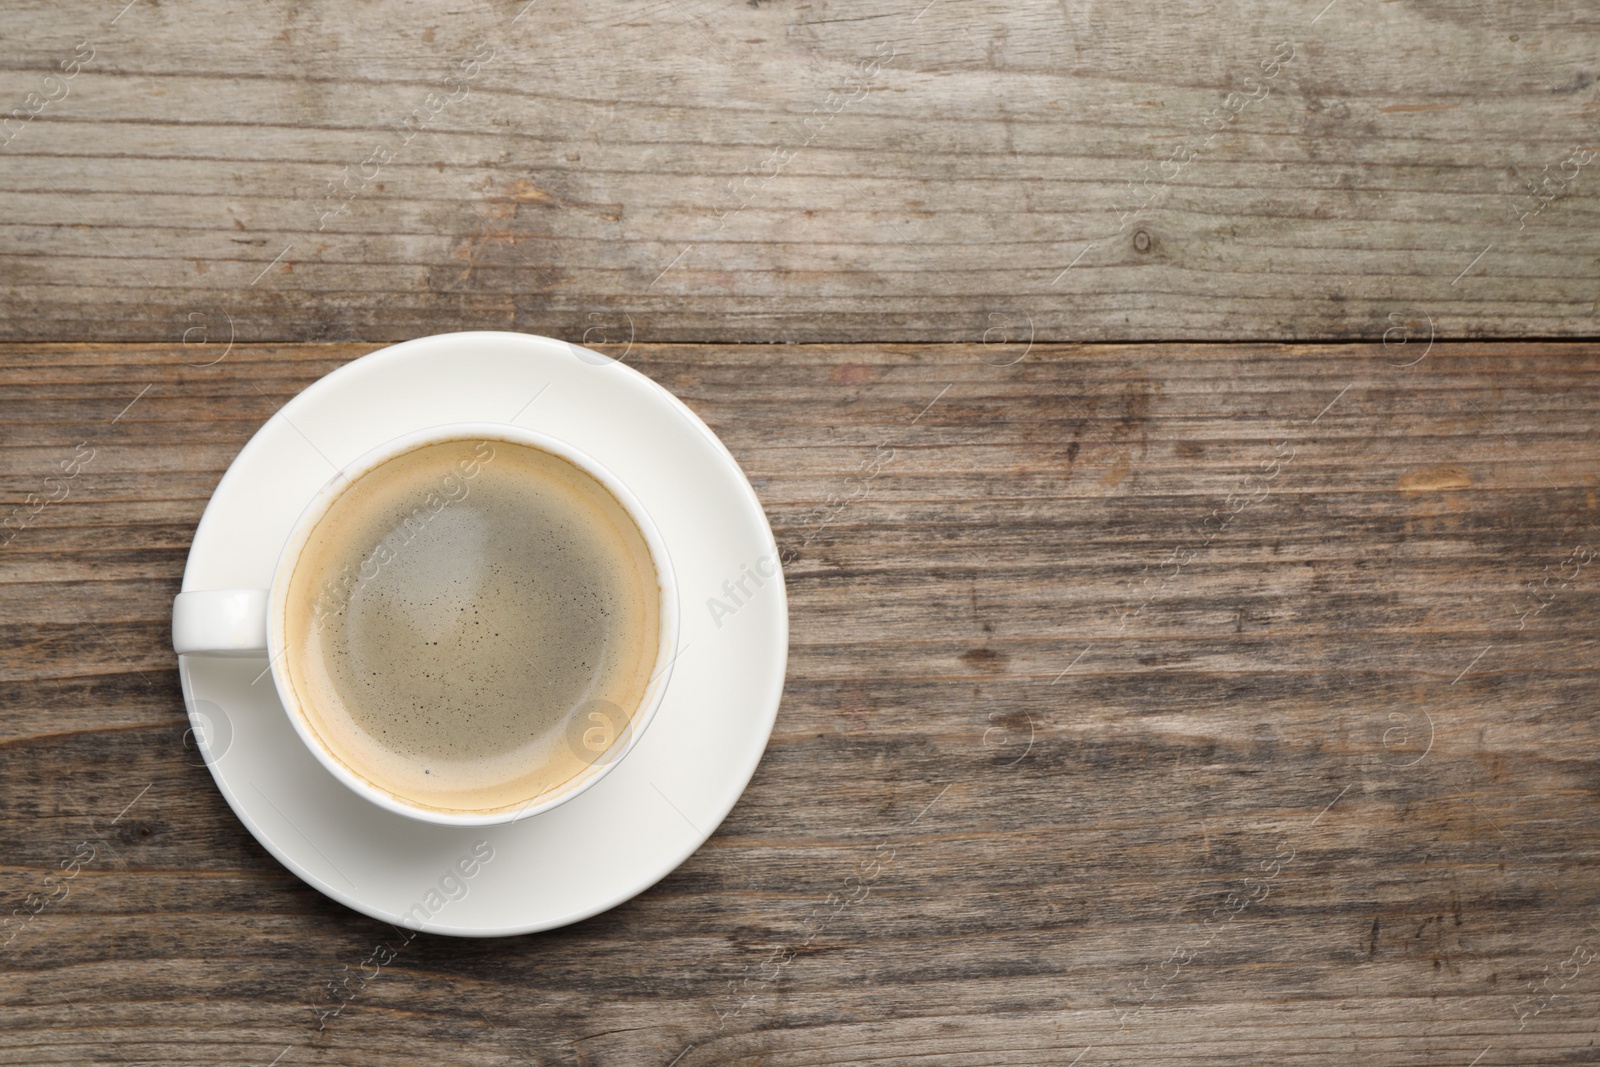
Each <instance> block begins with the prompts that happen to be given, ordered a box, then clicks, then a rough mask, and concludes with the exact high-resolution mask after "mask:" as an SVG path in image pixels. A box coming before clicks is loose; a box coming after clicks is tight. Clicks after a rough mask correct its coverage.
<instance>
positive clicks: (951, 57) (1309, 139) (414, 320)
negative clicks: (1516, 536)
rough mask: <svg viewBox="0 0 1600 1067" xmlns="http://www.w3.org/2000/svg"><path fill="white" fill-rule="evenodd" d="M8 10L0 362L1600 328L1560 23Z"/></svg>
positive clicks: (491, 0) (1566, 16) (1430, 3)
mask: <svg viewBox="0 0 1600 1067" xmlns="http://www.w3.org/2000/svg"><path fill="white" fill-rule="evenodd" d="M5 19H6V26H5V35H4V46H3V48H0V111H11V110H17V109H20V113H21V115H22V116H23V118H17V119H14V120H13V121H12V122H11V124H10V125H9V126H6V127H5V128H4V132H3V133H0V141H3V142H4V147H0V337H5V338H6V339H10V340H63V341H80V340H109V341H129V340H149V341H166V342H177V341H180V340H181V339H183V338H185V337H191V336H192V337H199V336H201V335H202V334H205V335H226V334H229V333H231V334H232V336H234V337H235V338H236V339H238V340H261V341H306V340H309V341H325V340H397V339H404V338H409V337H413V336H417V335H419V334H425V333H435V332H442V331H444V330H448V329H462V328H482V327H493V328H506V329H521V330H528V331H531V332H536V333H544V334H549V335H552V336H559V337H564V338H567V339H569V340H579V339H581V338H583V337H584V336H585V335H588V337H589V339H590V340H591V341H599V340H608V341H613V342H615V341H618V340H619V339H622V338H625V337H627V336H633V337H635V338H636V339H639V340H651V341H687V342H708V341H751V342H770V341H863V340H869V341H971V342H977V341H980V340H982V339H984V338H985V337H986V336H991V335H992V332H993V331H996V330H1001V331H1004V330H1007V329H1009V330H1011V331H1013V332H1016V331H1021V332H1030V331H1031V334H1032V336H1034V338H1035V339H1036V340H1039V341H1045V340H1056V341H1078V340H1188V339H1196V338H1200V339H1206V338H1209V339H1232V340H1255V339H1276V340H1284V341H1289V340H1305V339H1315V338H1366V339H1370V340H1376V339H1377V338H1378V337H1380V336H1381V335H1382V334H1383V333H1384V331H1385V330H1387V329H1389V328H1390V327H1391V325H1392V320H1391V318H1390V316H1391V315H1395V314H1400V315H1402V316H1405V315H1412V314H1424V315H1428V316H1431V317H1432V319H1433V321H1434V323H1435V325H1436V328H1437V331H1438V333H1439V334H1440V336H1450V337H1478V336H1503V337H1526V336H1561V335H1564V336H1569V337H1582V336H1590V335H1593V334H1594V332H1595V329H1594V323H1595V314H1596V301H1597V300H1600V261H1597V260H1596V258H1595V255H1594V251H1595V244H1596V237H1597V234H1600V199H1597V197H1596V194H1595V190H1596V188H1597V181H1596V175H1597V173H1600V158H1597V153H1600V96H1597V94H1600V88H1597V85H1596V81H1595V76H1596V69H1595V68H1596V62H1595V56H1596V55H1597V54H1600V21H1597V20H1596V18H1595V16H1594V12H1593V10H1592V9H1590V8H1588V7H1587V6H1585V5H1583V4H1556V5H1551V4H1547V3H1542V2H1538V0H1509V2H1496V3H1492V4H1491V3H1488V2H1487V0H1483V2H1480V0H1406V2H1395V0H1333V2H1332V3H1327V2H1326V0H1296V2H1294V3H1286V4H1285V3H1268V2H1265V0H1217V2H1215V3H1208V4H1205V5H1197V4H1182V3H1175V2H1172V0H1159V2H1151V3H1142V4H1126V3H1111V2H1108V0H1025V2H1020V3H994V2H979V3H959V4H958V3H949V2H945V3H941V2H938V0H933V2H931V3H930V2H928V0H910V2H909V3H908V2H905V0H861V2H859V3H855V4H849V5H845V4H835V3H829V2H827V0H812V2H802V3H797V2H792V0H778V2H761V0H750V2H749V3H734V2H731V0H730V2H726V3H710V2H708V0H666V2H664V3H656V4H648V5H642V6H641V5H626V6H625V7H616V8H608V7H606V6H605V5H599V6H597V5H594V4H592V3H585V2H581V0H532V2H529V0H477V2H475V3H472V4H466V5H462V6H461V9H460V10H456V9H452V10H450V11H448V12H447V11H445V10H444V9H442V8H439V7H438V6H437V5H433V4H423V3H415V2H409V0H381V2H374V3H366V4H360V5H350V4H342V3H335V2H333V0H314V2H300V0H269V2H266V3H261V4H249V5H244V6H242V7H241V6H240V5H236V4H228V3H221V2H219V0H210V2H206V3H199V4H196V3H187V4H174V3H161V4H157V3H154V2H150V3H147V2H144V0H135V2H133V3H131V4H129V5H128V6H126V7H124V6H123V5H122V4H119V3H115V2H113V3H94V4H90V3H87V2H84V0H72V2H67V3H56V2H48V0H25V2H22V3H15V4H11V5H9V6H8V9H7V12H6V15H5ZM52 72H54V74H53V76H52ZM68 72H71V73H72V74H73V76H72V77H71V78H66V77H65V76H64V75H65V74H66V73H68ZM30 94H31V95H30ZM29 116H31V117H29ZM24 119H26V121H24Z"/></svg>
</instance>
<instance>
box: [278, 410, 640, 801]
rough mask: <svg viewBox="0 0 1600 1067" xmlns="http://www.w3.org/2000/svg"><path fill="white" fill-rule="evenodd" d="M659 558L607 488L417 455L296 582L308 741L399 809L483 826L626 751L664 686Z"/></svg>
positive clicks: (331, 512)
mask: <svg viewBox="0 0 1600 1067" xmlns="http://www.w3.org/2000/svg"><path fill="white" fill-rule="evenodd" d="M660 610H661V590H660V584H659V579H658V577H657V574H656V570H655V567H654V565H653V563H652V562H651V558H650V549H649V545H648V543H647V542H646V540H645V537H644V535H643V533H641V532H640V530H639V527H638V525H637V524H636V523H635V522H634V521H633V519H632V518H631V517H630V516H629V514H628V513H627V511H626V510H625V509H624V508H623V506H622V504H621V503H620V502H619V501H618V500H617V499H616V497H615V496H613V495H612V494H611V492H610V491H609V490H608V489H606V487H605V486H604V485H602V484H601V483H600V482H598V481H596V480H595V479H594V478H593V477H591V476H590V475H589V474H588V473H586V472H585V471H583V470H581V469H579V468H578V467H576V466H574V465H573V464H572V463H570V462H568V461H567V460H565V459H563V458H561V457H559V456H556V455H553V454H551V453H549V452H545V451H543V450H541V449H538V448H534V447H531V446H528V445H522V444H514V443H512V442H508V441H481V440H473V441H443V442H437V443H433V444H426V445H422V446H419V447H418V448H416V449H413V450H412V451H409V452H406V453H404V454H402V455H399V456H396V457H394V458H392V459H389V460H386V461H385V462H383V463H381V464H379V465H378V466H376V467H374V468H373V469H372V470H370V471H368V472H366V473H365V474H362V475H359V476H358V477H356V479H355V480H354V481H353V482H352V483H351V484H350V485H349V486H348V487H346V488H345V489H344V491H343V492H341V493H340V494H339V495H338V496H337V497H336V498H335V499H334V501H333V503H332V504H331V505H330V506H329V507H328V508H327V510H326V511H325V512H324V514H323V515H322V517H321V518H320V519H319V520H318V521H317V523H316V525H315V526H314V527H313V529H312V531H311V533H310V535H309V537H308V539H307V541H306V544H305V546H304V548H303V549H302V551H301V553H300V555H299V558H298V561H297V562H296V564H295V568H294V572H293V574H292V575H291V576H290V578H289V585H288V589H287V591H286V597H285V612H284V656H285V664H284V666H285V667H286V668H287V671H286V673H287V676H288V678H289V680H290V684H291V685H292V686H293V688H294V691H295V693H294V695H295V696H296V697H297V698H298V700H299V704H300V707H301V708H302V711H303V715H304V719H305V722H306V723H307V725H309V726H310V727H311V729H312V731H313V732H314V733H315V734H316V735H317V737H318V739H320V740H321V742H322V744H323V746H324V747H325V748H326V749H327V750H328V751H329V752H330V753H331V754H332V755H333V756H334V757H335V759H337V760H338V761H339V762H340V763H341V764H343V765H344V766H345V767H346V768H348V769H349V770H350V771H351V772H353V773H354V774H356V775H357V776H359V777H360V778H363V779H365V780H366V781H368V782H370V783H371V784H373V785H375V786H377V787H378V788H380V789H382V790H385V791H387V792H388V793H390V794H392V795H393V796H395V797H396V798H398V799H400V800H402V801H404V802H406V803H409V804H412V805H415V806H418V807H424V808H430V809H434V810H438V811H443V812H452V813H460V812H471V813H488V812H494V811H500V810H504V809H507V808H511V807H516V806H522V805H527V804H530V803H531V802H533V801H536V800H538V799H539V798H540V797H541V796H543V795H545V794H547V793H549V792H551V791H552V790H556V789H559V788H560V787H561V786H562V785H564V784H565V783H567V782H569V781H571V780H572V779H573V778H574V777H576V776H578V775H580V774H582V773H583V772H584V771H585V770H587V769H588V768H589V767H590V766H592V765H593V764H594V763H596V762H597V761H598V760H600V759H603V758H605V757H606V756H607V754H608V752H609V751H610V750H611V749H612V748H614V747H615V746H616V745H617V743H618V742H620V741H623V740H625V738H626V734H627V731H628V726H629V719H630V718H631V716H632V715H633V714H634V713H635V712H636V711H637V709H638V708H639V706H640V704H641V703H642V701H643V699H644V696H645V693H646V690H647V689H648V687H649V683H650V680H651V674H652V671H653V670H654V667H655V664H656V659H657V652H658V646H659V642H660V633H661V625H662V620H661V618H660Z"/></svg>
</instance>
